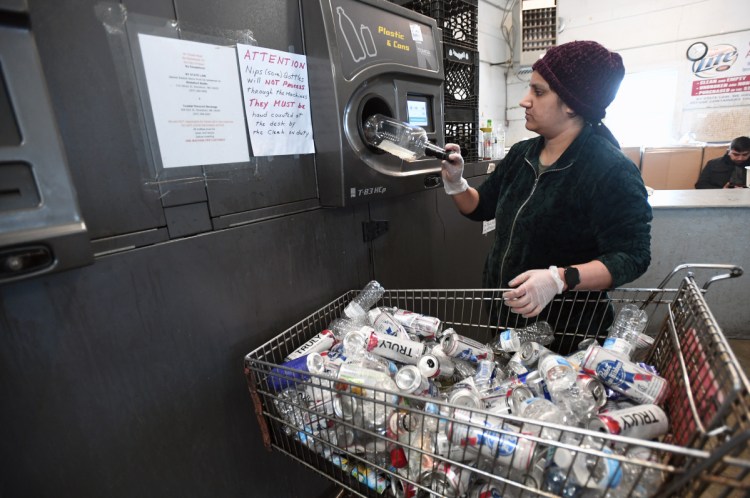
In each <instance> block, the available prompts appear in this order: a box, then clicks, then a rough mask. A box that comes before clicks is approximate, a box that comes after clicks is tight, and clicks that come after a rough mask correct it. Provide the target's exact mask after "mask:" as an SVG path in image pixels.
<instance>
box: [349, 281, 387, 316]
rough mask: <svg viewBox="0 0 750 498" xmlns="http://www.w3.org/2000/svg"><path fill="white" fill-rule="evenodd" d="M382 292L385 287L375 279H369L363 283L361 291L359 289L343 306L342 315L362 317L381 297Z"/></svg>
mask: <svg viewBox="0 0 750 498" xmlns="http://www.w3.org/2000/svg"><path fill="white" fill-rule="evenodd" d="M384 293H385V289H384V288H383V287H382V286H381V285H380V283H378V281H377V280H371V281H370V282H369V283H368V284H367V285H365V287H364V288H363V289H362V291H360V293H359V294H357V296H356V297H355V298H354V299H352V300H351V301H350V302H349V304H347V305H346V308H344V315H346V317H347V318H351V319H357V318H361V317H363V316H364V315H365V314H366V313H367V311H368V310H369V309H370V308H372V307H373V306H375V303H377V302H378V301H379V300H380V298H381V297H383V294H384Z"/></svg>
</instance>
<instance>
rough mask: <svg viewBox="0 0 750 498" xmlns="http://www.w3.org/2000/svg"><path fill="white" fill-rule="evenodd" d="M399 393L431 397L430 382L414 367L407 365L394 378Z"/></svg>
mask: <svg viewBox="0 0 750 498" xmlns="http://www.w3.org/2000/svg"><path fill="white" fill-rule="evenodd" d="M393 380H394V381H395V382H396V385H397V386H398V389H399V391H401V392H403V393H406V394H413V395H414V396H430V394H431V393H430V391H431V390H430V382H429V381H428V380H427V379H425V378H424V377H422V374H421V373H420V371H419V368H417V367H416V366H414V365H405V366H403V367H401V368H400V369H399V371H398V372H396V375H395V376H394V377H393Z"/></svg>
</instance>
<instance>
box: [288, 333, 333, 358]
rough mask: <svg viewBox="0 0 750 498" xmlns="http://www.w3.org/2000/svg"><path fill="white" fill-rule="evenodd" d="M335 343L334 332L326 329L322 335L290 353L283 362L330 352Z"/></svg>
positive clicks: (314, 337)
mask: <svg viewBox="0 0 750 498" xmlns="http://www.w3.org/2000/svg"><path fill="white" fill-rule="evenodd" d="M335 342H336V338H335V337H334V335H333V332H331V331H330V330H328V329H326V330H324V331H322V332H321V333H319V334H316V335H314V336H313V338H312V339H310V340H309V341H307V342H306V343H304V344H303V345H301V346H300V347H298V348H297V349H295V350H294V351H292V352H291V353H289V354H288V355H287V357H286V358H284V360H283V361H284V362H286V361H289V360H294V359H295V358H299V357H300V356H304V355H306V354H309V353H312V352H316V353H320V352H321V351H328V350H329V349H331V347H332V346H333V344H334V343H335Z"/></svg>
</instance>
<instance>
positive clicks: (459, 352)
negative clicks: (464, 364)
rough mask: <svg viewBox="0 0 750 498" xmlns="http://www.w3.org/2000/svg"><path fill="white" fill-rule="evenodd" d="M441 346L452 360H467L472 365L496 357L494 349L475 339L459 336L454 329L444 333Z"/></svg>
mask: <svg viewBox="0 0 750 498" xmlns="http://www.w3.org/2000/svg"><path fill="white" fill-rule="evenodd" d="M440 346H441V347H442V349H443V352H444V353H445V354H447V355H448V356H450V357H452V358H459V359H461V360H467V361H470V362H472V363H478V362H479V361H480V360H494V359H495V355H494V353H493V352H492V348H491V347H489V346H488V345H486V344H482V343H480V342H478V341H475V340H474V339H469V338H468V337H466V336H463V335H459V334H457V333H456V331H455V330H453V329H448V330H446V331H445V332H443V338H442V339H441V340H440Z"/></svg>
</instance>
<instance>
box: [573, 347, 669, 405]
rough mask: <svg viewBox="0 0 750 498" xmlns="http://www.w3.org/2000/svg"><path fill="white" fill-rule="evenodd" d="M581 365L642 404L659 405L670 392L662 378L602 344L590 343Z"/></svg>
mask: <svg viewBox="0 0 750 498" xmlns="http://www.w3.org/2000/svg"><path fill="white" fill-rule="evenodd" d="M581 367H582V368H583V371H584V372H586V373H588V374H591V375H596V376H597V377H598V378H599V379H600V380H601V381H602V382H604V384H605V385H606V386H607V387H609V388H611V389H612V390H614V391H617V392H619V393H622V394H624V395H625V396H627V397H629V398H630V399H633V400H635V401H637V402H638V403H641V404H649V403H653V404H659V403H661V402H662V401H664V399H666V397H667V393H668V391H669V385H668V383H667V381H666V380H665V379H664V378H662V377H660V376H658V375H656V374H653V373H651V372H649V371H648V370H646V369H645V368H642V367H640V366H638V365H637V364H635V363H633V362H631V361H628V360H625V359H624V358H622V357H621V356H619V355H617V354H616V353H612V352H611V351H607V350H606V349H603V348H602V347H601V346H597V345H592V346H590V347H589V348H588V349H587V350H586V355H585V357H584V359H583V363H582V364H581Z"/></svg>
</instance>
